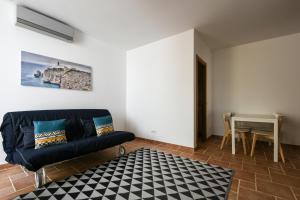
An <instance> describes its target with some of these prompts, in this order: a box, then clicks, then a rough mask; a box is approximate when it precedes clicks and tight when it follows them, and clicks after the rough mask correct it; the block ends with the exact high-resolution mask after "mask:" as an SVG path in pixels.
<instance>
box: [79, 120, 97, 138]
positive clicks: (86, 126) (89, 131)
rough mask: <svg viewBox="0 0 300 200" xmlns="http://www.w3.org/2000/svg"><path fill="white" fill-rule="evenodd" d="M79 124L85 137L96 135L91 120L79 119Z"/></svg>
mask: <svg viewBox="0 0 300 200" xmlns="http://www.w3.org/2000/svg"><path fill="white" fill-rule="evenodd" d="M81 125H82V130H83V137H85V138H87V137H92V136H96V135H97V133H96V128H95V124H94V121H93V120H85V119H81Z"/></svg>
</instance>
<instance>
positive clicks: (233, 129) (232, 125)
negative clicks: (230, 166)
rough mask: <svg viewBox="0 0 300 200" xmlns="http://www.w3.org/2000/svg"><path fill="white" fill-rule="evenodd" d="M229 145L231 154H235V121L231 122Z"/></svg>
mask: <svg viewBox="0 0 300 200" xmlns="http://www.w3.org/2000/svg"><path fill="white" fill-rule="evenodd" d="M231 136H232V138H231V142H232V143H231V144H232V147H231V148H232V154H235V121H234V120H233V119H232V120H231Z"/></svg>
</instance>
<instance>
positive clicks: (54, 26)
mask: <svg viewBox="0 0 300 200" xmlns="http://www.w3.org/2000/svg"><path fill="white" fill-rule="evenodd" d="M16 25H18V26H21V27H24V28H27V29H30V30H33V31H37V32H39V33H43V34H46V35H50V36H53V37H55V38H58V39H62V40H66V41H69V42H72V41H73V40H74V32H75V30H74V28H72V27H71V26H69V25H67V24H65V23H63V22H61V21H59V20H56V19H54V18H52V17H49V16H46V15H44V14H42V13H39V12H36V11H34V10H31V9H29V8H26V7H23V6H20V5H18V6H17V22H16Z"/></svg>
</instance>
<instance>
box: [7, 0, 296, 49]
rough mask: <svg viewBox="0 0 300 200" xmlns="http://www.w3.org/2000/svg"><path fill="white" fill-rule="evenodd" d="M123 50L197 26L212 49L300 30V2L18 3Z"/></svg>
mask: <svg viewBox="0 0 300 200" xmlns="http://www.w3.org/2000/svg"><path fill="white" fill-rule="evenodd" d="M13 1H14V2H16V3H18V4H23V5H26V6H28V7H30V8H32V9H36V10H38V11H41V12H43V13H45V14H47V15H50V16H52V17H55V18H57V19H60V20H62V21H64V22H66V23H68V24H70V25H72V26H74V27H76V28H77V29H79V30H80V31H82V32H84V33H87V34H89V35H91V36H93V37H94V38H96V39H99V40H102V41H105V42H107V43H109V44H111V45H113V46H116V47H118V48H122V49H125V50H127V49H132V48H135V47H138V46H141V45H144V44H147V43H150V42H154V41H157V40H159V39H162V38H165V37H168V36H171V35H174V34H177V33H180V32H183V31H185V30H188V29H191V28H197V29H198V30H199V31H200V33H201V34H202V36H203V38H204V40H205V41H206V43H207V44H208V45H209V46H210V47H211V48H212V49H218V48H223V47H228V46H234V45H239V44H244V43H248V42H253V41H258V40H263V39H268V38H272V37H277V36H282V35H287V34H292V33H297V32H300V0H47V1H46V0H43V1H41V0H13Z"/></svg>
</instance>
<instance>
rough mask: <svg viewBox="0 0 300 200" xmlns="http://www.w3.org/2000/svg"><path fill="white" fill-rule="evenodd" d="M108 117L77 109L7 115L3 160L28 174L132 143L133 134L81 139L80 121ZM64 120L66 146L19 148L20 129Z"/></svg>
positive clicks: (89, 110) (5, 118)
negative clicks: (51, 165)
mask: <svg viewBox="0 0 300 200" xmlns="http://www.w3.org/2000/svg"><path fill="white" fill-rule="evenodd" d="M107 115H110V113H109V111H108V110H100V109H81V110H79V109H77V110H40V111H22V112H9V113H6V114H5V115H4V118H3V123H2V125H1V129H0V130H1V133H2V137H3V148H4V151H5V153H6V154H7V156H6V161H7V162H9V163H12V164H20V165H22V166H24V167H25V168H27V169H28V170H30V171H37V170H39V169H41V168H42V167H43V166H45V165H48V164H52V163H56V162H60V161H64V160H68V159H71V158H74V157H78V156H81V155H84V154H87V153H90V152H96V151H99V150H101V149H105V148H109V147H113V146H116V145H121V144H122V143H124V142H128V141H131V140H134V138H135V136H134V134H133V133H129V132H124V131H115V132H113V133H110V134H107V135H103V136H100V137H97V136H91V137H86V138H85V137H84V136H83V128H82V124H81V120H82V119H83V120H89V119H92V118H93V117H101V116H107ZM56 119H67V120H68V121H69V123H68V127H66V129H67V128H68V129H69V132H70V134H68V135H67V139H68V143H67V144H59V145H53V146H49V147H45V148H41V149H34V148H30V149H25V148H23V134H22V132H21V131H20V127H21V126H22V127H24V126H32V125H33V121H47V120H56Z"/></svg>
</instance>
